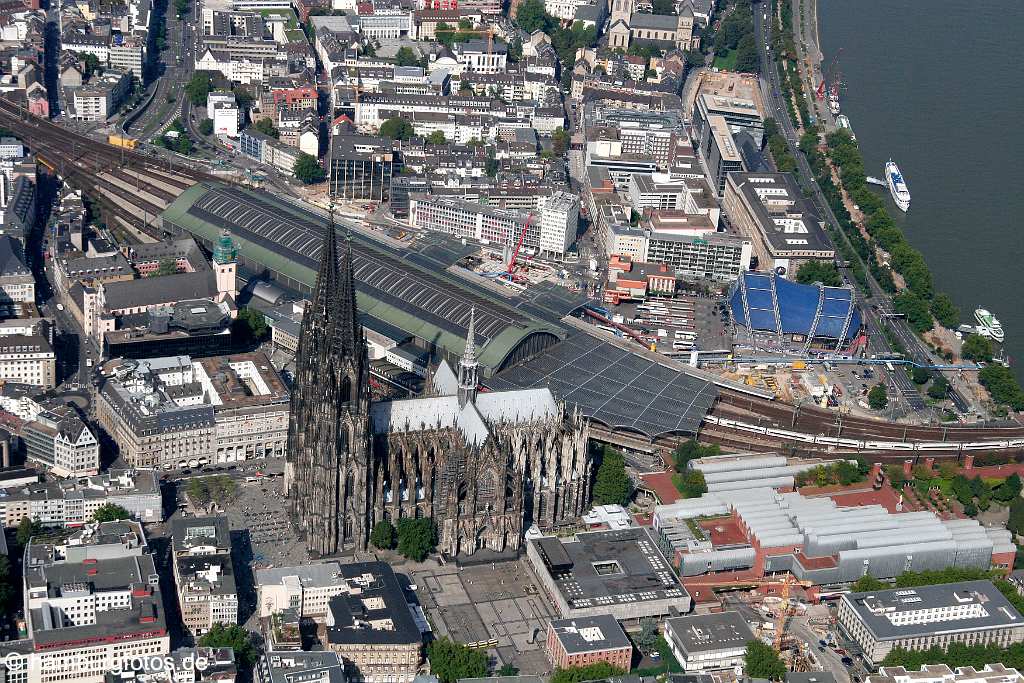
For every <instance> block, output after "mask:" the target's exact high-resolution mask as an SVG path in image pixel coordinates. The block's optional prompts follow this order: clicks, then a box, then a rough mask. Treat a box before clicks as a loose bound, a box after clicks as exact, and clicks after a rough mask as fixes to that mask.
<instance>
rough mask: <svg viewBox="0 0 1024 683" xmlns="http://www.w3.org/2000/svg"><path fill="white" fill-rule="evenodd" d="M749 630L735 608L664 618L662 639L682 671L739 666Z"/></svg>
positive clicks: (751, 632)
mask: <svg viewBox="0 0 1024 683" xmlns="http://www.w3.org/2000/svg"><path fill="white" fill-rule="evenodd" d="M752 640H755V637H754V633H753V631H751V630H750V626H749V625H748V624H747V621H746V620H745V619H744V618H743V616H742V615H741V614H740V613H739V612H720V613H717V614H695V615H690V616H685V617H673V618H672V619H666V620H665V642H666V643H668V649H669V650H670V651H671V652H672V654H673V655H674V656H675V658H676V660H678V661H679V664H680V665H681V666H682V667H683V671H685V672H686V673H706V672H710V671H721V670H723V669H734V668H736V667H742V666H743V663H744V655H745V653H746V649H747V643H749V642H750V641H752Z"/></svg>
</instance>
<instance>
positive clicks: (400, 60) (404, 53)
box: [395, 45, 420, 66]
mask: <svg viewBox="0 0 1024 683" xmlns="http://www.w3.org/2000/svg"><path fill="white" fill-rule="evenodd" d="M395 64H396V65H397V66H419V65H420V60H419V58H418V57H417V56H416V53H415V52H414V51H413V49H412V48H411V47H409V46H407V45H403V46H402V47H400V48H398V52H396V53H395Z"/></svg>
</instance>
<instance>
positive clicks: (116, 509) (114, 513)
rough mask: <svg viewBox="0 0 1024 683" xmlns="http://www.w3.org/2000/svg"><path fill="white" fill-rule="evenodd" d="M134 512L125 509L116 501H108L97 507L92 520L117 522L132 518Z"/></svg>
mask: <svg viewBox="0 0 1024 683" xmlns="http://www.w3.org/2000/svg"><path fill="white" fill-rule="evenodd" d="M131 518H132V513H130V512H128V511H127V510H125V509H124V508H123V507H121V506H120V505H115V504H114V503H107V504H105V505H101V506H99V507H98V508H96V512H94V513H92V521H94V522H116V521H117V520H119V519H131Z"/></svg>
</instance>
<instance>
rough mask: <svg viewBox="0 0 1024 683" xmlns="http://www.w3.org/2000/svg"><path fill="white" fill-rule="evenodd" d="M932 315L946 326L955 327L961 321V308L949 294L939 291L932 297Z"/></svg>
mask: <svg viewBox="0 0 1024 683" xmlns="http://www.w3.org/2000/svg"><path fill="white" fill-rule="evenodd" d="M931 308H932V315H934V316H935V319H936V320H938V321H939V324H941V325H942V326H944V327H949V328H954V327H956V326H957V324H958V323H959V322H960V309H959V308H957V307H956V304H954V303H953V300H952V299H950V298H949V295H948V294H945V293H943V292H939V293H938V294H936V295H935V298H934V299H932V306H931Z"/></svg>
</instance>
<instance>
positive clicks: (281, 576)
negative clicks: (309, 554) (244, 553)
mask: <svg viewBox="0 0 1024 683" xmlns="http://www.w3.org/2000/svg"><path fill="white" fill-rule="evenodd" d="M349 589H350V585H349V583H347V582H346V581H344V580H342V572H341V565H340V564H338V563H337V562H325V563H323V564H304V565H299V566H297V567H273V568H271V569H257V570H256V590H257V591H258V592H259V598H258V601H257V602H258V606H257V607H258V614H259V617H260V618H261V619H266V618H269V617H270V616H271V615H274V614H279V613H281V612H284V611H285V610H295V614H296V616H297V617H298V618H299V619H313V620H315V621H319V622H323V621H325V620H326V618H327V611H328V610H327V606H328V604H329V603H330V601H331V599H333V598H334V597H335V596H337V595H341V594H343V593H348V592H349Z"/></svg>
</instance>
